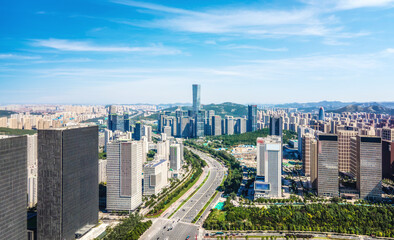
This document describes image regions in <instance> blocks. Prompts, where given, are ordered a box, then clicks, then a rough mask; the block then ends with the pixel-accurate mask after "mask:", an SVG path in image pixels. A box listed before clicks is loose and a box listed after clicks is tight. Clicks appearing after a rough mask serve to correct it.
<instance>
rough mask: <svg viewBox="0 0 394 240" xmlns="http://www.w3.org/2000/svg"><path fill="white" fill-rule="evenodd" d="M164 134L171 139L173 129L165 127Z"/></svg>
mask: <svg viewBox="0 0 394 240" xmlns="http://www.w3.org/2000/svg"><path fill="white" fill-rule="evenodd" d="M163 133H165V134H166V135H167V136H169V137H170V136H171V135H172V128H171V127H170V126H165V127H164V128H163Z"/></svg>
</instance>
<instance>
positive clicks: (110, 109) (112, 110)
mask: <svg viewBox="0 0 394 240" xmlns="http://www.w3.org/2000/svg"><path fill="white" fill-rule="evenodd" d="M117 111H118V109H117V107H116V106H115V105H110V106H109V109H108V112H109V114H116V113H117Z"/></svg>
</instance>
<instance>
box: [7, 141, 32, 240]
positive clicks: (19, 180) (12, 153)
mask: <svg viewBox="0 0 394 240" xmlns="http://www.w3.org/2000/svg"><path fill="white" fill-rule="evenodd" d="M0 166H1V167H0V209H1V214H0V226H1V227H0V239H7V240H8V239H10V240H20V239H27V224H26V217H27V214H26V201H27V199H26V189H27V186H26V179H27V139H26V136H20V137H5V138H2V137H1V136H0Z"/></svg>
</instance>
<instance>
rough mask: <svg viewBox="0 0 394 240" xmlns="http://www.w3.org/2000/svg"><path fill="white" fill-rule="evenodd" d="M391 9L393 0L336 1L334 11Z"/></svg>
mask: <svg viewBox="0 0 394 240" xmlns="http://www.w3.org/2000/svg"><path fill="white" fill-rule="evenodd" d="M387 6H388V7H393V6H394V0H337V1H336V4H335V9H338V10H350V9H356V8H366V7H387Z"/></svg>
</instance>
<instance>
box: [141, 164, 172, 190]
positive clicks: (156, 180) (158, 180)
mask: <svg viewBox="0 0 394 240" xmlns="http://www.w3.org/2000/svg"><path fill="white" fill-rule="evenodd" d="M167 180H168V168H167V161H166V160H165V159H162V160H157V161H152V162H150V163H148V164H146V165H145V166H144V196H150V195H153V194H156V195H157V194H158V193H160V192H161V190H162V189H163V187H165V186H167Z"/></svg>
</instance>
